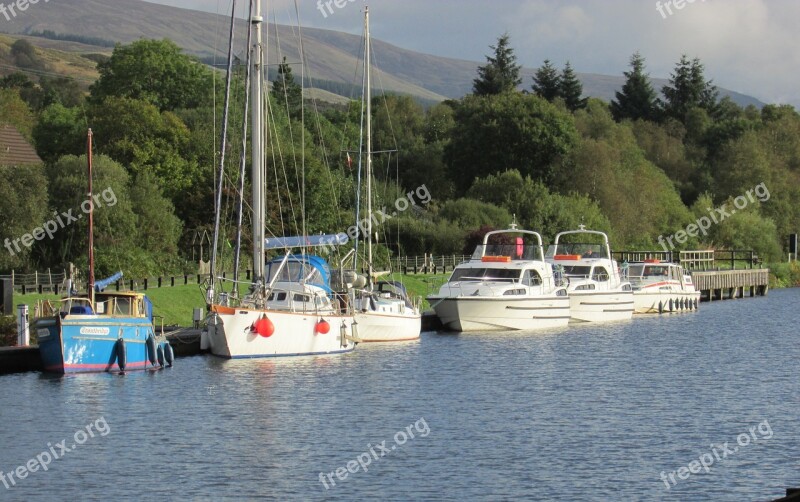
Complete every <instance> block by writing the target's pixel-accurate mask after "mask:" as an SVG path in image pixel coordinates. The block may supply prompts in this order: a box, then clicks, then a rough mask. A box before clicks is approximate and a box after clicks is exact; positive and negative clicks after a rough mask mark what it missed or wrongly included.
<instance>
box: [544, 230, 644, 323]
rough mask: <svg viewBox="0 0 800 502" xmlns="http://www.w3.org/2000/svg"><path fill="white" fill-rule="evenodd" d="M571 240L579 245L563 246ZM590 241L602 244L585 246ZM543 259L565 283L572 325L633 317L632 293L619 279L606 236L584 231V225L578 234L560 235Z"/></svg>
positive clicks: (593, 231)
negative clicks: (554, 268) (574, 322)
mask: <svg viewBox="0 0 800 502" xmlns="http://www.w3.org/2000/svg"><path fill="white" fill-rule="evenodd" d="M572 236H578V238H579V240H581V241H582V242H564V240H563V239H564V238H567V239H568V240H570V241H572V240H574V237H572ZM598 238H599V239H598ZM589 240H595V241H597V240H602V242H600V243H596V242H595V243H587V242H585V241H589ZM546 259H547V261H548V262H550V263H552V264H553V265H554V266H555V267H556V271H557V272H558V273H561V274H563V276H564V278H566V279H567V280H568V287H567V294H568V295H569V300H570V305H569V307H570V310H569V312H570V316H571V317H572V320H573V321H577V322H606V321H621V320H626V319H630V318H631V317H632V316H633V310H634V303H633V289H632V287H631V284H630V283H629V282H628V281H626V280H623V278H622V277H621V272H620V269H619V266H618V265H617V262H616V261H614V259H613V258H612V256H611V248H610V247H609V245H608V236H607V235H606V234H605V233H603V232H598V231H595V230H586V229H585V228H584V227H583V225H581V226H580V230H571V231H568V232H561V233H559V234H558V235H556V238H555V242H554V244H553V245H551V246H550V247H549V248H548V249H547V256H546Z"/></svg>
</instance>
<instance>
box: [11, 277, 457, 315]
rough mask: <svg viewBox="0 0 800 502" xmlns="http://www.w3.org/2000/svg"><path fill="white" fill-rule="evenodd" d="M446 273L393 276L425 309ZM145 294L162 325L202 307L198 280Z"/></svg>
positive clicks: (17, 298) (30, 300)
mask: <svg viewBox="0 0 800 502" xmlns="http://www.w3.org/2000/svg"><path fill="white" fill-rule="evenodd" d="M448 276H449V274H436V275H434V274H416V275H398V276H396V277H397V279H399V280H402V282H403V284H405V286H406V288H407V289H408V292H409V294H410V295H412V296H418V297H421V298H422V299H423V301H422V308H423V310H424V309H428V308H430V306H429V305H428V302H427V301H425V297H426V296H427V295H429V294H431V293H435V292H436V291H438V290H439V286H441V285H442V284H443V283H444V281H445V280H447V277H448ZM147 296H148V297H149V298H150V300H152V302H153V313H154V314H155V315H156V316H163V317H164V324H165V325H166V324H177V325H179V326H191V325H192V311H193V309H195V308H197V307H201V308H203V309H205V301H204V299H203V293H202V291H200V288H199V287H198V286H197V284H189V285H181V286H175V287H164V288H150V289H148V290H147ZM58 298H59V296H58V295H52V294H44V295H40V294H27V295H20V294H14V308H16V306H17V305H19V304H21V303H24V304H26V305H28V308H29V309H30V313H31V315H33V311H34V308H35V307H36V302H37V301H43V300H51V301H52V300H58ZM160 322H161V321H160V320H159V319H156V323H157V324H158V323H160Z"/></svg>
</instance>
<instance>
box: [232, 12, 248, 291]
mask: <svg viewBox="0 0 800 502" xmlns="http://www.w3.org/2000/svg"><path fill="white" fill-rule="evenodd" d="M252 26H253V0H250V15H249V16H248V17H247V44H246V45H245V50H246V51H247V65H246V68H247V69H246V70H245V77H244V105H243V107H242V108H243V111H242V150H241V151H240V152H239V183H238V186H237V188H238V192H239V193H238V194H237V195H238V197H239V204H238V208H237V209H238V213H237V215H236V246H235V248H234V256H233V281H234V285H235V286H234V287H235V288H236V289H235V291H236V297H238V296H239V260H240V259H241V254H242V253H241V251H242V212H243V211H244V174H245V169H246V167H247V166H246V165H247V124H248V122H249V118H250V117H248V111H249V106H250V63H251V58H252V54H253V52H252V50H251V49H250V44H252V43H253V41H252V38H253V30H252Z"/></svg>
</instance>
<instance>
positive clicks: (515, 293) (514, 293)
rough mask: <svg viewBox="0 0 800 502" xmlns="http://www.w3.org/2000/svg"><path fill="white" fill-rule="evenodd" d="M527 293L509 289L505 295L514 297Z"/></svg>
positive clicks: (521, 290)
mask: <svg viewBox="0 0 800 502" xmlns="http://www.w3.org/2000/svg"><path fill="white" fill-rule="evenodd" d="M525 293H526V291H525V290H524V289H509V290H508V291H506V292H505V293H503V295H504V296H512V295H524V294H525Z"/></svg>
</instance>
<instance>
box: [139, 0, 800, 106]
mask: <svg viewBox="0 0 800 502" xmlns="http://www.w3.org/2000/svg"><path fill="white" fill-rule="evenodd" d="M149 1H151V2H153V3H160V4H164V5H172V6H176V7H184V8H191V9H196V10H205V11H208V12H213V13H217V12H220V13H224V12H229V11H230V2H231V0H149ZM326 2H329V7H326V6H325V3H326ZM336 2H338V5H341V7H337V4H336V3H334V0H297V3H298V5H299V11H300V21H301V23H302V26H307V27H314V28H324V29H331V30H337V31H345V32H348V33H353V34H356V35H360V34H361V31H362V22H363V21H362V17H361V16H362V14H361V9H362V8H363V6H364V5H365V2H364V1H363V0H336ZM244 3H245V2H244V0H239V2H238V4H244ZM263 5H264V9H265V14H267V15H268V16H269V18H270V21H272V20H273V19H277V21H278V22H279V23H286V24H297V16H296V15H295V1H294V0H271V1H266V0H265V1H264V2H263ZM679 6H680V8H678V7H679ZM369 7H370V12H371V15H370V28H371V32H372V37H373V38H376V39H380V40H382V41H384V42H388V43H391V44H394V45H396V46H399V47H402V48H404V49H411V50H414V51H418V52H422V53H427V54H434V55H437V56H447V57H454V58H460V59H466V60H470V61H479V62H483V61H485V57H486V55H487V54H490V53H491V49H490V48H489V46H490V45H493V44H494V43H495V42H496V41H497V38H498V37H499V36H500V35H502V34H503V33H505V32H507V33H508V34H509V36H510V43H511V46H512V47H513V49H514V51H515V53H516V55H517V59H518V62H519V63H520V64H522V65H523V66H526V67H531V68H536V67H539V66H541V64H542V62H543V61H544V60H545V59H549V60H551V61H552V62H553V63H554V64H555V65H556V66H558V67H562V66H563V65H564V63H565V62H566V61H570V62H571V63H572V66H573V67H574V68H575V70H576V71H578V72H584V73H601V74H609V75H620V74H621V73H622V72H623V71H626V70H627V69H628V63H629V60H630V56H631V55H632V54H633V53H634V52H636V51H639V52H640V53H641V54H642V55H643V56H644V57H645V59H646V66H647V70H648V72H649V73H650V75H651V76H652V77H665V78H666V77H669V75H670V73H671V72H672V70H673V69H674V67H675V64H676V63H677V62H678V60H679V59H680V57H681V55H682V54H686V55H688V56H689V57H690V58H694V57H698V58H700V60H701V62H702V63H703V64H704V65H705V68H706V78H707V79H713V80H714V83H715V84H717V85H719V86H721V87H725V88H728V89H731V90H733V91H737V92H741V93H744V94H749V95H751V96H754V97H756V98H758V99H760V100H762V101H764V102H767V103H788V104H792V105H794V106H795V107H800V86H797V85H795V84H796V82H797V81H798V79H799V78H800V50H798V42H800V35H798V33H799V32H800V30H798V24H799V23H800V2H798V1H797V0H769V1H767V0H660V1H655V0H653V1H651V0H564V1H556V0H372V1H370V2H369ZM523 84H524V85H526V86H527V85H528V84H529V83H528V82H523Z"/></svg>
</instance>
